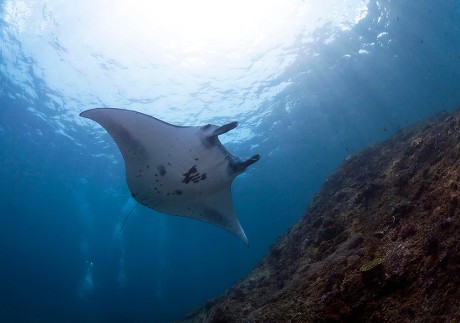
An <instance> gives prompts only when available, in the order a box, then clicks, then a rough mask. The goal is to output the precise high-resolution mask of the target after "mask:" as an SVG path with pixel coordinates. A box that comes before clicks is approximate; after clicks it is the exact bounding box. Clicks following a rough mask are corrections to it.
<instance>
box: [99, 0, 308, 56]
mask: <svg viewBox="0 0 460 323" xmlns="http://www.w3.org/2000/svg"><path fill="white" fill-rule="evenodd" d="M92 3H93V2H92ZM107 5H108V3H107ZM92 6H94V3H93V4H92ZM305 9H306V5H305V4H303V2H301V1H299V0H292V1H281V0H274V1H262V0H251V1H247V0H232V1H215V0H195V1H187V0H169V1H148V0H133V1H129V2H127V1H110V6H104V8H102V7H101V8H100V10H95V11H94V16H93V19H95V20H97V23H95V25H98V26H99V28H101V29H100V31H102V32H101V33H100V35H104V38H105V40H106V41H108V40H110V42H111V43H112V44H113V43H117V42H121V43H123V44H125V45H126V44H131V45H132V46H133V47H135V48H139V47H141V45H140V44H142V47H143V49H144V51H145V50H146V49H147V50H148V51H149V55H154V56H158V55H163V56H168V55H169V56H175V57H177V55H179V56H190V55H194V56H196V57H197V58H200V59H201V60H200V59H195V60H190V59H189V60H188V61H194V62H199V61H203V59H204V60H209V59H210V58H212V56H213V55H219V56H228V55H231V57H232V58H233V59H235V58H237V57H238V56H244V55H246V54H248V52H250V51H254V50H255V49H257V48H260V47H267V46H270V44H272V43H273V42H274V41H277V40H280V39H282V38H283V37H286V35H287V34H288V33H289V31H292V28H294V27H295V25H297V24H298V23H299V21H298V19H296V16H297V17H299V16H300V15H301V13H302V12H303V11H304V10H305ZM114 31H115V32H114Z"/></svg>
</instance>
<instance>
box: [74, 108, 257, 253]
mask: <svg viewBox="0 0 460 323" xmlns="http://www.w3.org/2000/svg"><path fill="white" fill-rule="evenodd" d="M80 116H82V117H85V118H89V119H91V120H94V121H96V122H97V123H99V124H100V125H101V126H102V127H103V128H105V130H107V132H108V133H109V134H110V136H111V137H112V138H113V140H114V141H115V143H116V144H117V146H118V148H119V149H120V152H121V154H122V155H123V159H124V161H125V166H126V182H127V184H128V187H129V190H130V192H131V194H132V196H133V197H134V199H135V200H136V201H137V202H138V203H140V204H142V205H145V206H147V207H149V208H151V209H154V210H156V211H158V212H161V213H165V214H169V215H177V216H184V217H190V218H194V219H197V220H201V221H204V222H208V223H211V224H214V225H217V226H220V227H222V228H224V229H226V230H228V231H230V232H231V233H233V234H235V235H236V236H238V237H239V238H240V239H241V240H243V241H244V243H246V245H247V244H248V239H247V237H246V234H245V233H244V231H243V228H242V227H241V225H240V223H239V221H238V218H237V216H236V213H235V209H234V207H233V201H232V195H231V185H232V182H233V179H234V178H235V177H236V176H238V175H239V174H241V173H242V172H244V171H245V170H246V168H248V167H249V166H250V165H252V164H253V163H255V162H256V161H258V160H259V158H260V155H258V154H257V155H254V156H252V157H250V158H248V159H242V158H239V157H237V156H234V155H232V154H231V153H229V152H228V151H227V150H226V149H225V147H224V146H223V145H222V143H221V142H220V140H219V138H218V137H219V136H220V135H222V134H224V133H226V132H228V131H230V130H232V129H234V128H236V127H237V126H238V123H237V122H236V121H234V122H230V123H227V124H225V125H223V126H216V125H213V124H207V125H204V126H175V125H172V124H169V123H167V122H164V121H162V120H159V119H156V118H154V117H152V116H149V115H146V114H143V113H140V112H136V111H130V110H124V109H113V108H98V109H91V110H87V111H84V112H82V113H81V114H80Z"/></svg>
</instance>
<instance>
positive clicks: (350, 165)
mask: <svg viewBox="0 0 460 323" xmlns="http://www.w3.org/2000/svg"><path fill="white" fill-rule="evenodd" d="M459 186H460V113H456V114H442V115H440V116H437V117H436V118H434V119H432V120H430V121H428V122H426V123H423V124H420V125H417V126H414V127H411V128H409V129H406V130H402V131H400V132H399V133H397V134H396V135H395V136H393V137H392V138H391V139H389V140H387V141H385V142H384V143H381V144H378V145H375V146H373V147H370V148H368V149H366V150H364V151H363V152H361V153H358V154H355V155H353V156H351V157H349V158H347V159H346V160H345V161H344V163H343V164H342V165H341V166H340V167H339V168H338V170H337V172H336V173H335V174H333V175H332V176H331V177H330V178H329V179H328V180H327V181H326V183H325V184H324V186H323V187H322V189H321V191H320V192H319V193H318V194H317V196H316V197H315V198H314V200H313V201H312V203H311V205H310V206H309V208H308V210H307V212H306V214H305V216H304V217H303V218H302V219H301V220H300V221H299V223H298V224H296V225H295V226H293V227H292V228H291V229H290V230H289V231H288V232H287V233H286V234H285V235H284V236H283V237H281V238H280V239H279V241H278V242H277V243H276V244H275V245H274V246H273V247H272V248H271V250H270V251H269V252H268V254H267V255H266V256H265V258H264V259H263V260H262V262H261V263H260V264H259V265H258V266H257V267H256V268H255V269H254V270H253V272H252V273H251V274H250V275H249V276H248V277H247V278H246V279H244V280H243V281H241V282H238V283H237V284H235V285H234V286H233V287H231V288H230V289H229V290H228V291H227V292H226V293H225V294H224V295H222V296H220V297H218V298H216V299H214V300H212V301H210V302H208V303H207V304H206V305H205V306H204V307H203V308H201V309H199V310H197V311H195V312H194V313H192V314H190V315H189V316H188V317H187V320H186V321H189V322H330V321H348V322H359V321H367V322H398V321H399V322H459V321H460V208H459V201H460V187H459Z"/></svg>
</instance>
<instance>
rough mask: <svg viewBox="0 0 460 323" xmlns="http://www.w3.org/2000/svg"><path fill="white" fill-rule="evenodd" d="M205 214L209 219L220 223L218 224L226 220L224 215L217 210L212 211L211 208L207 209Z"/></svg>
mask: <svg viewBox="0 0 460 323" xmlns="http://www.w3.org/2000/svg"><path fill="white" fill-rule="evenodd" d="M203 213H204V215H205V216H206V217H207V218H212V219H214V220H215V221H218V222H223V221H224V219H225V218H224V216H223V215H222V213H220V212H219V211H217V210H214V209H211V208H205V209H204V210H203Z"/></svg>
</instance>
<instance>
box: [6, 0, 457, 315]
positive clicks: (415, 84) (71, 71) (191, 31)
mask: <svg viewBox="0 0 460 323" xmlns="http://www.w3.org/2000/svg"><path fill="white" fill-rule="evenodd" d="M165 3H168V4H164V3H163V4H162V3H161V2H151V1H146V0H145V1H142V0H136V1H134V0H133V1H132V2H131V1H130V2H129V5H128V2H124V1H121V0H120V1H108V0H97V1H86V0H85V1H74V2H69V1H63V0H36V1H26V0H24V1H21V0H4V1H1V2H0V30H1V34H0V37H1V42H0V216H1V224H0V246H1V249H0V321H2V322H170V321H173V320H178V319H181V318H183V317H184V316H185V315H186V314H187V313H189V312H190V311H192V309H193V308H195V307H198V306H201V305H203V304H204V303H205V302H206V301H207V300H209V299H211V298H213V297H216V296H218V295H219V294H221V293H223V292H224V291H225V290H226V289H227V288H229V287H230V286H231V284H232V283H234V282H236V281H238V280H239V279H242V278H243V277H245V275H247V274H248V273H249V272H250V271H251V269H252V268H254V266H256V265H257V263H258V262H259V261H260V260H261V258H262V257H263V256H264V254H265V253H266V252H267V250H268V248H269V247H270V245H272V244H273V243H274V242H275V241H276V239H277V238H278V237H279V236H280V235H282V234H283V233H284V232H286V231H287V230H288V228H289V227H290V226H292V225H293V224H294V223H296V222H297V221H298V220H299V218H300V217H301V216H303V214H304V211H305V209H306V207H307V206H308V203H309V202H310V201H311V199H312V198H313V196H314V194H315V193H316V192H317V191H318V190H319V189H320V187H321V185H322V184H323V183H324V181H325V180H326V179H327V177H328V176H329V175H330V174H331V173H332V172H333V171H334V169H335V168H336V167H337V166H338V165H339V164H340V163H341V162H342V161H343V160H344V159H345V158H346V157H347V156H349V155H350V154H352V153H354V152H357V151H359V150H361V149H363V148H365V147H368V146H370V145H372V144H373V143H376V142H379V141H381V140H384V139H385V138H388V137H389V136H391V135H392V134H393V133H395V132H396V131H398V129H401V128H404V127H406V126H408V125H411V124H413V123H416V122H419V121H422V120H424V119H426V118H428V117H430V116H432V115H434V114H436V113H438V112H440V111H445V110H447V111H449V110H450V111H452V110H454V109H456V108H458V107H459V106H460V8H459V7H460V2H459V1H457V0H439V1H424V0H422V1H390V0H387V1H371V0H369V1H360V0H355V1H333V0H331V1H309V0H304V1H300V0H298V1H297V0H290V1H258V0H254V1H237V0H234V1H228V2H224V1H222V2H219V3H218V4H217V3H216V2H213V1H205V0H199V1H193V2H192V1H179V0H175V1H168V2H165ZM105 106H108V107H118V108H125V109H131V110H136V111H141V112H143V113H147V114H150V115H153V116H155V117H157V118H160V119H162V120H165V121H167V122H170V123H174V124H177V125H195V126H199V125H204V124H207V123H215V124H224V123H227V122H230V121H233V120H237V121H239V123H240V125H239V127H238V128H237V129H235V130H232V131H231V132H229V133H228V134H225V135H224V136H222V138H221V139H222V141H223V143H224V144H225V146H226V147H227V148H228V149H229V150H230V151H231V152H232V153H234V154H235V155H238V156H251V155H253V154H256V153H259V154H261V155H262V158H261V160H260V161H258V162H257V163H256V164H254V165H253V166H251V167H250V168H249V169H248V170H247V172H246V173H244V174H243V175H240V176H239V177H238V178H237V179H236V180H235V181H234V183H233V186H232V191H233V198H234V204H235V208H236V211H237V213H238V216H239V220H240V222H241V224H242V226H243V228H244V229H245V232H246V235H247V236H248V239H249V243H250V247H249V248H248V247H246V246H245V245H244V243H242V242H241V241H240V240H239V239H238V238H236V237H235V236H233V235H231V234H229V233H228V232H226V231H224V230H222V229H220V228H218V227H215V226H212V225H209V224H206V223H202V222H199V221H195V220H192V219H187V218H180V217H172V216H166V215H164V214H160V213H157V212H155V211H153V210H150V209H148V208H145V207H142V206H139V207H137V208H136V209H135V210H134V211H133V213H132V214H131V216H130V218H129V219H128V221H127V223H126V226H125V228H124V229H123V231H122V232H120V230H119V229H120V225H121V222H122V221H123V219H124V217H125V216H126V215H127V213H128V212H129V210H130V209H131V208H132V207H133V206H134V204H135V201H134V200H133V198H132V197H131V194H130V192H129V190H128V187H127V185H126V182H125V177H124V162H123V159H122V156H121V154H120V153H119V151H118V149H117V147H116V145H115V144H114V142H113V141H112V139H111V138H110V136H109V135H108V134H107V133H106V132H105V131H104V130H103V129H102V128H101V127H99V126H98V125H97V124H95V123H94V122H91V121H88V120H86V119H83V118H81V117H79V116H78V114H79V113H80V112H82V111H84V110H87V109H89V108H96V107H105Z"/></svg>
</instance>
